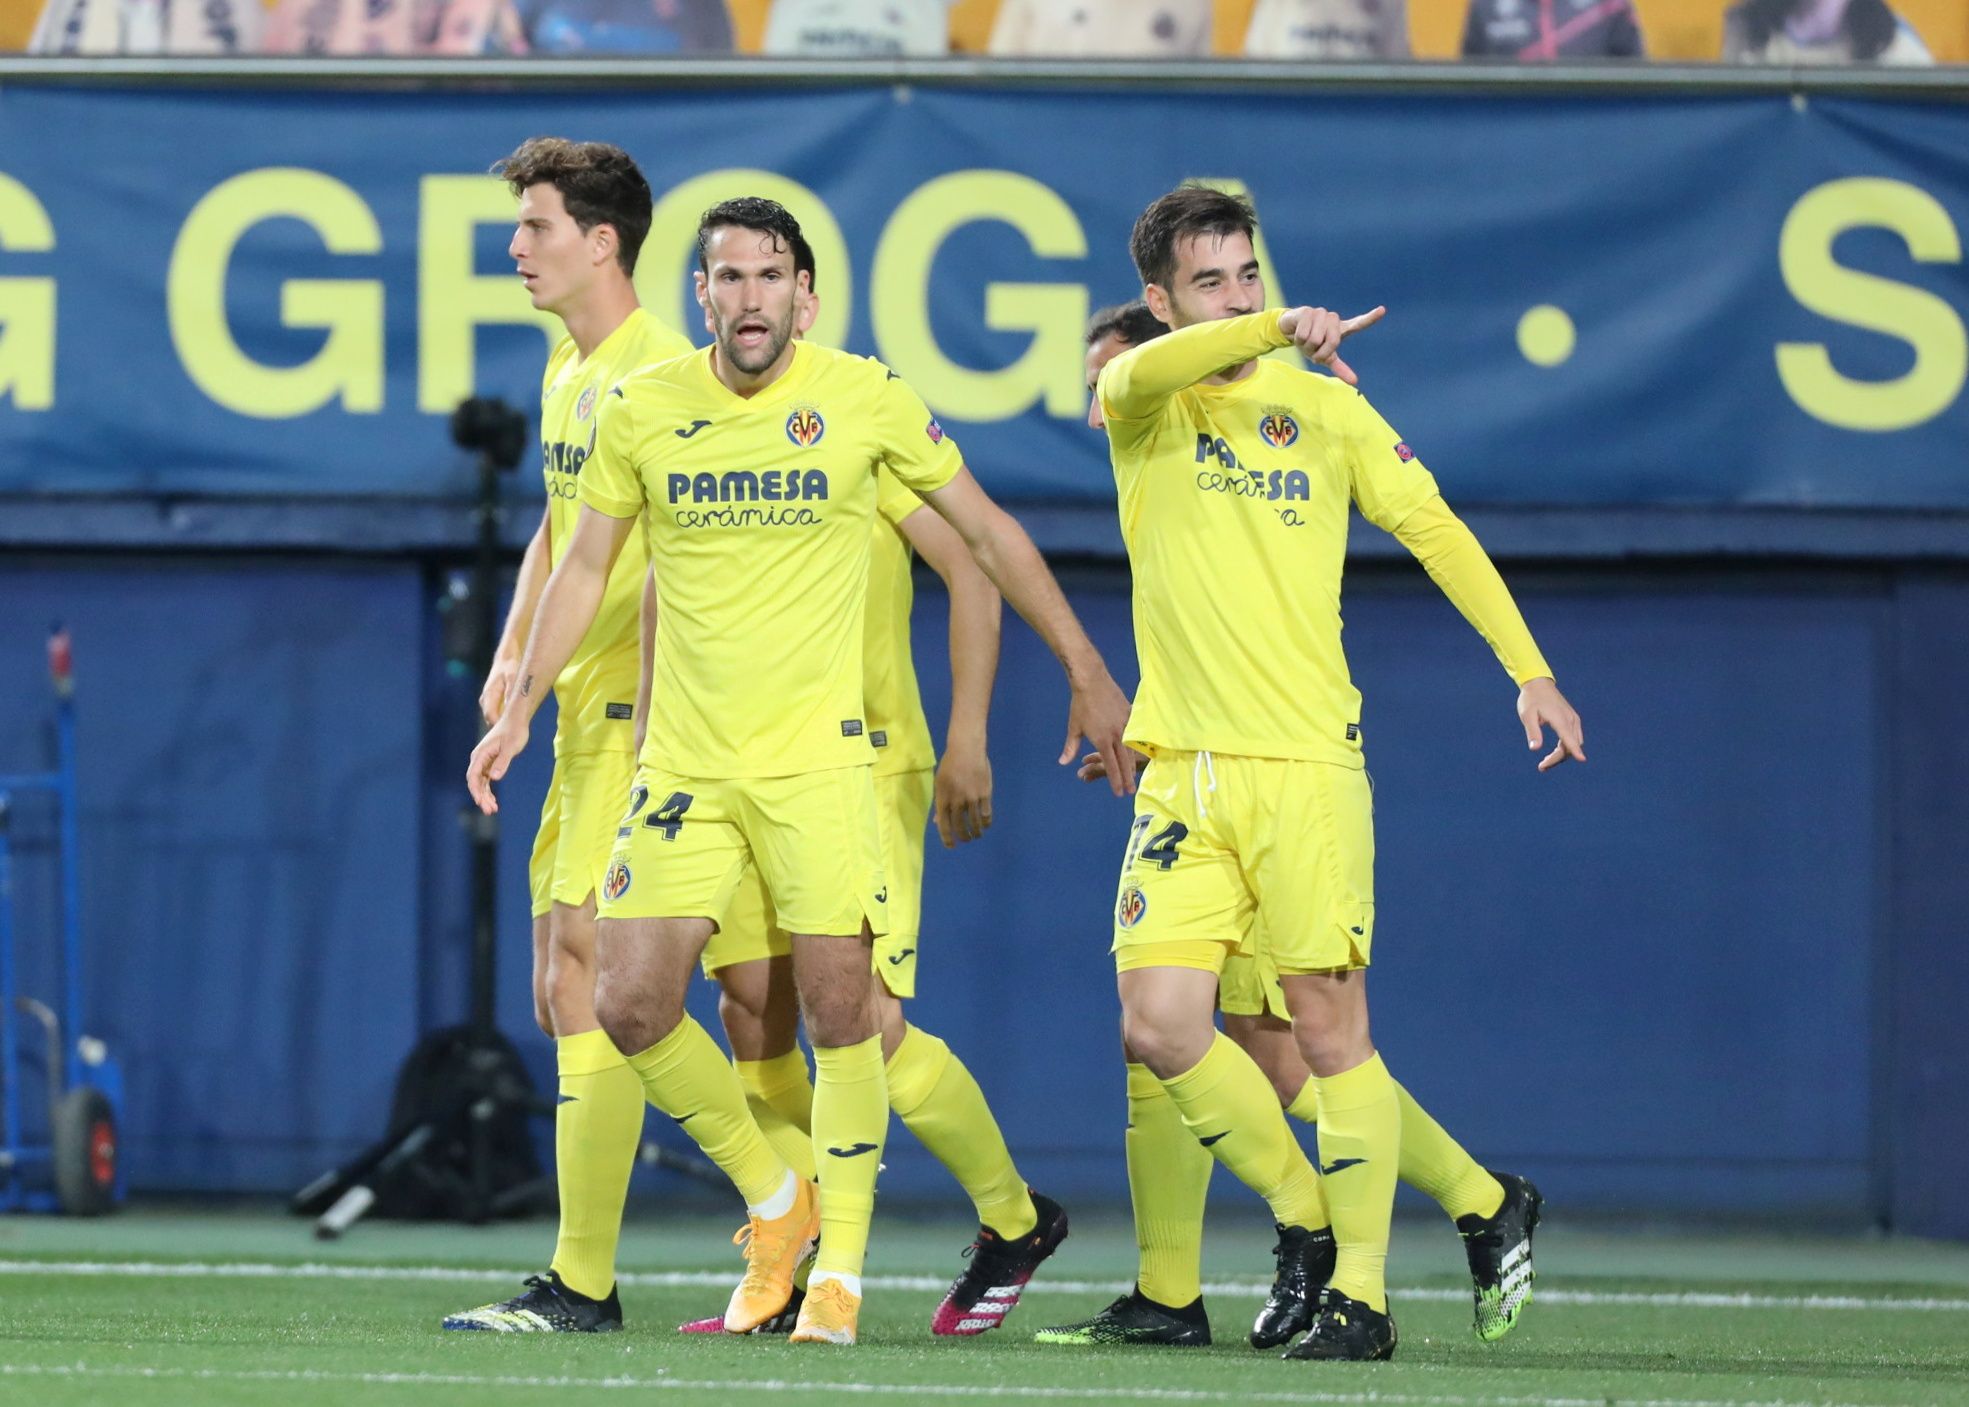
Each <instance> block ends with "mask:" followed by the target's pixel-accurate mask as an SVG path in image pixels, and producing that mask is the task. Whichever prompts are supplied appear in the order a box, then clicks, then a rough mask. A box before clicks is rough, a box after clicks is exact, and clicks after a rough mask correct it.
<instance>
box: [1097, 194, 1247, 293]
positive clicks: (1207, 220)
mask: <svg viewBox="0 0 1969 1407" xmlns="http://www.w3.org/2000/svg"><path fill="white" fill-rule="evenodd" d="M1257 228H1258V215H1257V212H1256V211H1254V210H1253V209H1252V208H1251V202H1250V201H1248V200H1246V199H1245V198H1244V197H1243V196H1241V195H1230V194H1227V193H1226V192H1224V191H1220V190H1217V189H1216V188H1215V187H1212V186H1206V185H1203V184H1201V183H1199V182H1195V181H1189V182H1185V183H1184V184H1183V185H1180V186H1178V187H1176V189H1175V190H1173V191H1171V192H1169V194H1168V195H1165V196H1163V197H1162V198H1161V199H1160V200H1158V201H1156V202H1155V203H1154V204H1153V205H1151V206H1149V208H1148V209H1146V210H1144V211H1143V212H1142V213H1141V215H1140V216H1139V217H1137V219H1136V221H1135V229H1134V232H1133V233H1132V234H1130V235H1129V236H1128V254H1129V257H1131V258H1132V259H1134V261H1135V272H1136V273H1138V274H1140V275H1141V276H1142V282H1143V283H1144V284H1151V283H1153V284H1156V285H1158V286H1159V287H1162V288H1167V287H1168V286H1169V280H1170V278H1171V277H1172V276H1173V275H1174V274H1175V272H1176V244H1177V241H1179V240H1185V239H1192V238H1194V237H1195V236H1197V235H1219V236H1222V235H1232V234H1241V235H1244V236H1245V237H1246V238H1249V237H1250V236H1251V235H1252V233H1253V232H1254V231H1256V230H1257Z"/></svg>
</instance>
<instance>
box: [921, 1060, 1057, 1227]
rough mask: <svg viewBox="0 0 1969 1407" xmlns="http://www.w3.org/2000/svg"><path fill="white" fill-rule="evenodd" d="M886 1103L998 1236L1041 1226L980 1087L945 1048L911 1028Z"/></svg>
mask: <svg viewBox="0 0 1969 1407" xmlns="http://www.w3.org/2000/svg"><path fill="white" fill-rule="evenodd" d="M888 1079H889V1107H890V1108H891V1109H893V1110H895V1111H896V1117H897V1118H898V1119H901V1120H902V1121H903V1126H904V1127H905V1128H907V1129H908V1130H909V1131H910V1132H911V1133H913V1134H915V1135H916V1137H917V1139H918V1141H920V1142H921V1143H922V1145H923V1146H924V1147H925V1148H927V1149H929V1150H930V1154H931V1156H932V1157H934V1158H935V1159H936V1160H937V1161H938V1162H939V1163H942V1164H943V1165H944V1166H945V1167H946V1168H948V1169H950V1175H951V1176H952V1177H954V1178H956V1179H957V1181H958V1185H959V1186H961V1187H962V1188H963V1189H964V1191H965V1194H966V1195H967V1196H969V1197H970V1199H971V1202H972V1205H974V1206H975V1207H977V1209H978V1220H979V1221H980V1222H982V1223H984V1225H986V1226H989V1227H990V1228H991V1229H992V1230H993V1231H996V1232H997V1233H998V1234H999V1235H1000V1236H1005V1237H1013V1236H1023V1235H1025V1234H1026V1233H1027V1232H1028V1231H1030V1230H1032V1229H1033V1227H1035V1226H1037V1225H1039V1214H1038V1213H1037V1212H1035V1211H1034V1210H1033V1208H1032V1194H1031V1192H1030V1191H1028V1190H1027V1188H1026V1184H1025V1179H1024V1178H1022V1177H1020V1176H1019V1170H1018V1169H1017V1168H1016V1167H1014V1166H1013V1165H1012V1154H1011V1150H1010V1149H1008V1148H1006V1146H1005V1135H1004V1134H1002V1133H1000V1132H999V1131H998V1120H996V1119H994V1118H992V1116H991V1106H990V1105H988V1104H986V1103H985V1097H984V1091H983V1090H981V1089H979V1088H978V1082H977V1081H976V1080H975V1079H973V1078H972V1077H971V1072H970V1071H969V1070H967V1069H965V1068H964V1062H963V1061H961V1060H959V1059H958V1058H957V1057H956V1056H954V1055H952V1054H951V1053H950V1047H949V1046H947V1045H945V1044H944V1043H943V1042H942V1041H940V1040H938V1039H937V1038H936V1037H935V1036H933V1035H931V1034H930V1033H929V1032H928V1031H924V1030H920V1029H918V1028H917V1027H915V1026H909V1027H906V1028H905V1029H904V1031H903V1036H902V1043H901V1044H900V1045H898V1046H897V1047H896V1053H895V1054H894V1055H892V1056H890V1057H889V1070H888Z"/></svg>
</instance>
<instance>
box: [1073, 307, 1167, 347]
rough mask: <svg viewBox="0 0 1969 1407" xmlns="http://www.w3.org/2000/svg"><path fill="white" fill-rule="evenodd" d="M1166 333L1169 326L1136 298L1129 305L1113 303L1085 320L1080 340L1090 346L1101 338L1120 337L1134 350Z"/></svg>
mask: <svg viewBox="0 0 1969 1407" xmlns="http://www.w3.org/2000/svg"><path fill="white" fill-rule="evenodd" d="M1168 330H1169V327H1168V325H1167V324H1166V323H1164V322H1163V321H1162V320H1161V319H1160V318H1158V317H1157V316H1156V315H1155V314H1154V313H1152V312H1150V311H1149V305H1148V304H1147V303H1144V302H1143V301H1142V300H1141V299H1139V298H1137V299H1136V300H1135V301H1134V302H1132V303H1116V304H1115V305H1114V306H1113V307H1111V308H1103V309H1101V310H1100V311H1099V312H1098V313H1096V314H1094V316H1093V317H1091V318H1089V319H1087V333H1086V335H1085V336H1084V337H1082V338H1081V341H1082V342H1083V343H1085V344H1086V345H1087V346H1089V347H1091V346H1093V345H1094V344H1095V343H1096V342H1099V341H1100V340H1101V339H1102V338H1104V337H1119V338H1120V339H1121V340H1122V341H1124V342H1126V343H1127V344H1128V345H1129V346H1131V347H1136V346H1140V345H1141V344H1142V343H1144V342H1153V341H1154V340H1155V339H1156V338H1158V337H1160V336H1162V334H1163V333H1165V332H1167V331H1168Z"/></svg>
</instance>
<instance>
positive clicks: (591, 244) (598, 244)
mask: <svg viewBox="0 0 1969 1407" xmlns="http://www.w3.org/2000/svg"><path fill="white" fill-rule="evenodd" d="M617 237H618V236H617V235H616V233H615V226H614V225H607V224H603V225H597V226H595V228H594V229H592V230H590V231H589V232H588V255H589V258H590V259H591V260H592V261H593V262H594V264H595V267H596V268H600V267H601V266H602V265H603V264H606V263H608V262H609V261H611V260H612V259H614V258H615V242H616V239H617Z"/></svg>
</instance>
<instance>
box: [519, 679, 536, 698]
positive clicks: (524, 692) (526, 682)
mask: <svg viewBox="0 0 1969 1407" xmlns="http://www.w3.org/2000/svg"><path fill="white" fill-rule="evenodd" d="M520 697H521V698H531V697H533V676H532V675H531V674H529V675H527V677H526V678H524V679H522V680H520Z"/></svg>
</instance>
